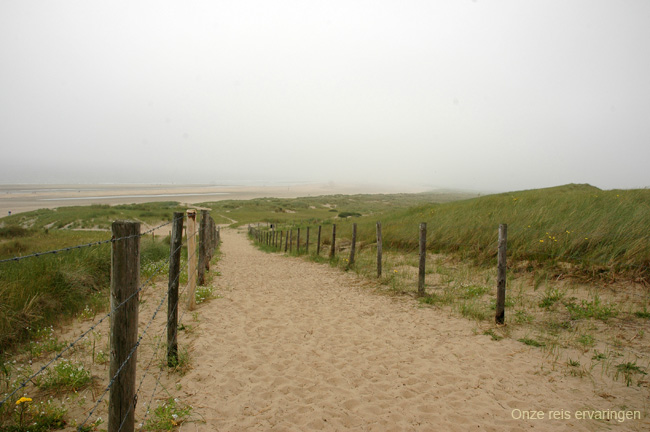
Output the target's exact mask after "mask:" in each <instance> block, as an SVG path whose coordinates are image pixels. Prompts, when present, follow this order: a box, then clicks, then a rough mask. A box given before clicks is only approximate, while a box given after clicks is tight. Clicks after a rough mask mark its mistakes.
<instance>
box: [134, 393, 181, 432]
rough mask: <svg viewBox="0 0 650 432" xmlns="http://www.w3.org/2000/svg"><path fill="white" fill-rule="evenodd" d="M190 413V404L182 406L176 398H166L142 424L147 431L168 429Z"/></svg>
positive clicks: (179, 422) (179, 423)
mask: <svg viewBox="0 0 650 432" xmlns="http://www.w3.org/2000/svg"><path fill="white" fill-rule="evenodd" d="M191 413H192V407H191V406H187V405H185V406H183V405H182V404H180V402H179V400H178V399H174V398H171V397H170V398H168V399H167V400H166V401H164V402H163V403H162V404H160V405H158V407H156V409H155V410H154V412H153V415H152V416H151V417H149V419H148V420H147V423H146V424H145V425H144V430H147V431H170V430H173V429H174V428H175V427H176V426H179V425H181V424H182V423H183V422H184V421H185V420H187V418H188V417H189V416H190V414H191Z"/></svg>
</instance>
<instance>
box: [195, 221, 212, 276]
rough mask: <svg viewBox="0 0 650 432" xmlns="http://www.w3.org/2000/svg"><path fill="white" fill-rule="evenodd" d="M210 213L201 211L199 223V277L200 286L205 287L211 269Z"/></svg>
mask: <svg viewBox="0 0 650 432" xmlns="http://www.w3.org/2000/svg"><path fill="white" fill-rule="evenodd" d="M208 217H209V215H208V211H207V210H201V221H200V223H199V275H198V279H197V284H198V285H205V272H206V270H208V269H209V267H210V261H209V260H208V239H207V237H208Z"/></svg>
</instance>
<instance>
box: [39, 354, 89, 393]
mask: <svg viewBox="0 0 650 432" xmlns="http://www.w3.org/2000/svg"><path fill="white" fill-rule="evenodd" d="M90 380H91V377H90V372H89V371H88V370H87V369H86V368H85V367H84V365H83V364H81V363H73V362H71V361H69V360H61V361H60V362H58V363H57V364H56V365H55V366H54V367H52V368H50V369H48V370H47V372H46V373H45V375H44V376H43V378H42V379H40V380H38V381H37V383H36V384H37V385H38V386H39V387H40V388H42V389H67V390H73V391H74V390H79V389H81V388H83V387H85V386H86V385H88V384H89V383H90Z"/></svg>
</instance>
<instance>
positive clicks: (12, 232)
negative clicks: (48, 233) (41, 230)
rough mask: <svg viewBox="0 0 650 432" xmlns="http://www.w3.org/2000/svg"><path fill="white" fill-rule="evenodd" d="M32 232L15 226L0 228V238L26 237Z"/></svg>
mask: <svg viewBox="0 0 650 432" xmlns="http://www.w3.org/2000/svg"><path fill="white" fill-rule="evenodd" d="M31 233H32V231H30V230H28V229H26V228H23V227H21V226H17V225H9V226H5V227H2V228H0V238H3V239H10V238H16V237H27V236H28V235H30V234H31Z"/></svg>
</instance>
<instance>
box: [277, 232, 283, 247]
mask: <svg viewBox="0 0 650 432" xmlns="http://www.w3.org/2000/svg"><path fill="white" fill-rule="evenodd" d="M283 234H284V232H283V231H282V230H280V236H279V237H278V240H279V247H278V249H280V252H282V235H283Z"/></svg>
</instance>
